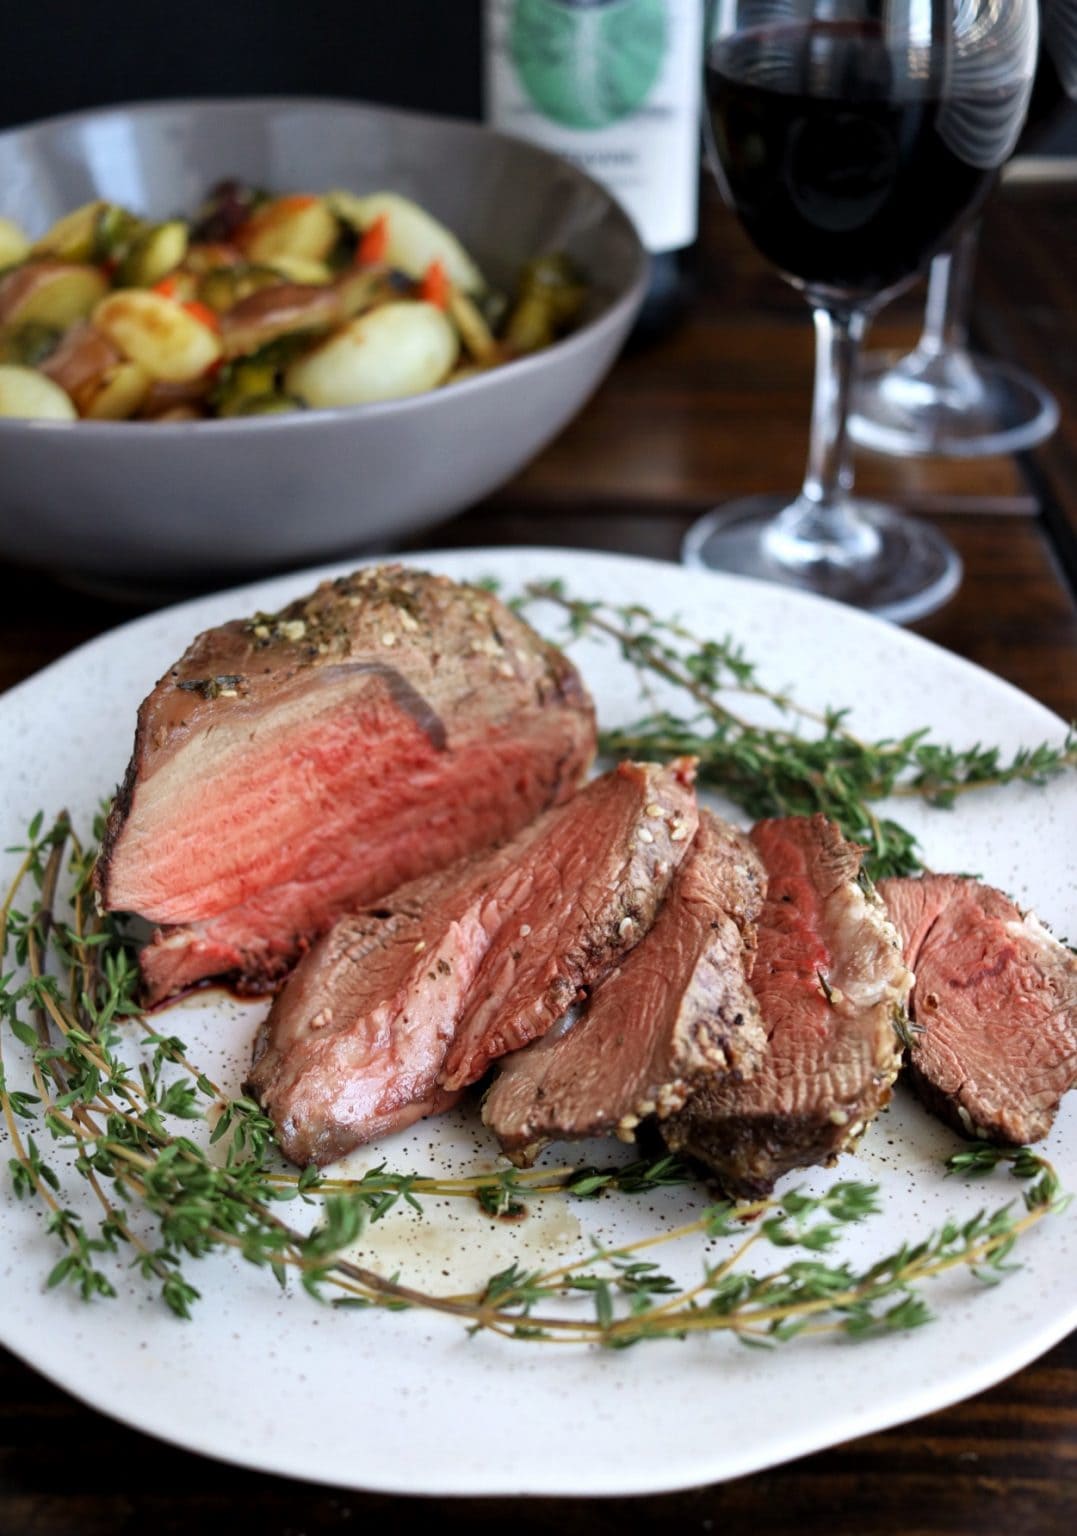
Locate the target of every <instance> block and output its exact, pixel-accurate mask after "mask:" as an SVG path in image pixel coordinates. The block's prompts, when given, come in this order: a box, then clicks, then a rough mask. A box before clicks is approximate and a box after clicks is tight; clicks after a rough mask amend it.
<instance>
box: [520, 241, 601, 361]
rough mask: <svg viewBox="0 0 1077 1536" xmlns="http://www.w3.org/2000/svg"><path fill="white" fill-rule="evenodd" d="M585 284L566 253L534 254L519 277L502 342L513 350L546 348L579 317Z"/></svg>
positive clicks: (585, 290) (532, 350)
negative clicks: (517, 288) (518, 290)
mask: <svg viewBox="0 0 1077 1536" xmlns="http://www.w3.org/2000/svg"><path fill="white" fill-rule="evenodd" d="M586 297H587V287H586V284H585V283H584V281H583V279H582V278H581V276H580V274H579V272H578V271H577V270H576V267H575V266H574V265H573V263H572V262H571V261H570V260H569V259H568V257H567V256H560V255H553V256H538V257H536V258H535V260H534V261H529V262H528V264H527V266H526V267H525V268H524V270H523V272H522V274H521V277H520V296H519V298H518V299H517V301H516V307H515V308H514V309H513V311H512V313H511V314H510V316H509V322H508V327H507V329H506V332H505V341H506V342H507V344H508V346H509V347H510V348H511V349H512V351H514V352H535V351H537V350H538V348H539V347H548V346H549V345H550V343H551V342H552V341H555V340H556V339H557V337H558V336H559V335H560V334H561V333H562V332H563V331H566V330H567V329H568V328H569V326H570V325H571V324H572V323H573V321H574V320H576V319H577V317H578V316H579V313H580V310H581V309H582V308H583V304H584V300H585V299H586Z"/></svg>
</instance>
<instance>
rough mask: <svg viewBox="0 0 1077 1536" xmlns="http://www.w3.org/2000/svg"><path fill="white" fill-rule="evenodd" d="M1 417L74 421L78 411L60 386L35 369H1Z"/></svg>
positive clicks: (6, 366)
mask: <svg viewBox="0 0 1077 1536" xmlns="http://www.w3.org/2000/svg"><path fill="white" fill-rule="evenodd" d="M0 416H21V417H23V418H28V419H40V420H47V421H74V420H75V407H74V406H73V405H72V403H71V401H70V400H69V399H68V397H67V395H65V394H64V392H63V390H62V389H61V388H60V386H59V384H54V383H53V382H52V380H51V379H47V378H46V377H45V375H44V374H43V373H38V372H37V371H36V370H35V369H33V368H15V367H11V366H9V365H7V364H2V365H0Z"/></svg>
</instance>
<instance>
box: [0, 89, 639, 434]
mask: <svg viewBox="0 0 1077 1536" xmlns="http://www.w3.org/2000/svg"><path fill="white" fill-rule="evenodd" d="M205 108H213V109H215V110H217V111H221V110H224V111H226V112H236V113H237V114H241V113H243V112H245V111H249V112H253V113H255V114H258V113H263V114H264V113H268V112H273V111H279V110H282V109H293V110H294V109H295V108H315V109H318V110H324V109H327V108H328V109H329V110H331V111H334V112H337V111H344V112H355V113H358V114H359V115H368V114H373V115H376V116H378V117H381V118H399V119H403V120H406V121H408V122H412V123H423V124H428V125H431V126H433V127H438V128H442V129H450V130H453V131H458V132H460V133H462V134H464V135H468V134H472V135H477V136H480V137H482V138H490V137H492V138H495V139H503V140H506V141H507V142H508V143H510V144H512V145H513V146H514V147H515V148H517V149H521V150H523V151H524V152H525V153H527V154H530V155H531V156H533V157H534V158H536V159H538V160H542V161H548V162H553V163H555V164H556V165H557V166H558V167H560V168H561V170H562V171H567V172H569V173H570V175H571V176H572V177H573V178H574V179H575V180H577V181H578V182H580V183H582V185H583V186H585V187H587V188H589V189H590V190H592V191H594V192H597V193H598V194H599V195H600V196H601V197H602V199H603V200H604V201H605V202H606V203H607V205H608V207H609V210H610V211H611V212H612V214H613V215H614V217H615V219H616V220H617V222H618V223H619V224H620V225H621V228H622V231H623V232H624V233H625V234H627V235H628V236H629V238H630V243H631V245H632V246H634V251H633V256H634V262H633V270H632V273H631V276H630V279H629V281H628V283H627V286H625V287H624V288H623V289H622V291H621V292H620V293H619V294H617V295H616V297H614V298H613V299H612V300H611V302H610V303H609V304H608V305H607V306H606V307H605V308H604V309H603V310H602V311H601V312H600V313H599V314H597V315H595V316H594V317H593V318H592V319H590V320H588V321H587V322H586V323H585V324H583V325H582V326H580V327H579V329H578V330H575V331H571V332H570V333H569V334H568V335H567V336H561V337H559V338H558V339H557V341H555V342H552V343H551V344H550V346H548V347H543V348H542V349H541V350H540V351H538V352H531V353H528V354H527V355H526V356H524V357H517V358H513V359H512V360H511V361H510V362H508V363H502V364H500V365H499V366H498V367H497V368H491V369H489V370H488V371H486V372H483V373H479V374H475V375H474V376H473V377H472V378H469V379H459V380H457V381H456V382H455V383H454V384H452V385H451V387H450V386H444V385H443V386H440V387H438V388H437V389H428V390H423V391H422V392H421V393H419V394H416V395H399V396H396V397H395V398H393V399H390V400H370V401H367V402H365V403H364V404H361V405H345V406H333V407H322V408H315V409H305V410H299V411H280V412H276V413H272V414H270V415H266V416H227V417H210V418H209V419H207V420H203V421H161V422H154V421H90V420H88V419H86V418H83V417H79V418H78V419H77V420H75V421H54V420H50V419H48V418H43V417H25V416H0V438H3V437H5V436H11V435H14V434H16V433H19V432H21V431H26V430H30V431H33V432H36V433H41V434H43V435H44V434H48V435H50V436H60V437H64V438H71V437H73V436H74V435H76V434H78V435H79V436H80V437H81V436H84V435H85V434H86V433H87V432H89V433H90V434H91V435H92V437H93V438H94V440H95V441H97V440H98V439H100V440H102V441H107V440H108V439H110V438H112V439H115V438H122V439H125V440H126V439H130V438H132V437H133V438H137V439H138V440H140V441H141V440H142V439H144V438H147V436H148V437H149V438H150V439H157V438H162V437H168V438H170V439H174V438H176V437H186V436H189V435H190V434H192V433H197V434H199V435H200V436H201V435H209V434H210V433H212V435H213V436H214V437H215V438H222V437H227V436H229V435H231V434H237V435H241V436H244V437H246V436H249V435H254V434H256V433H259V432H268V431H274V432H280V431H293V432H294V431H297V430H302V429H304V428H305V427H306V428H309V425H310V424H311V423H314V422H319V423H322V424H324V425H327V426H328V425H329V424H331V423H349V422H354V421H357V420H363V421H367V420H377V419H378V418H379V417H381V416H385V415H387V414H390V413H391V414H393V415H403V414H405V413H406V412H407V411H409V410H419V409H422V408H424V407H425V408H426V409H430V408H431V406H436V403H437V402H439V401H442V400H445V399H446V398H447V399H448V400H449V401H453V400H457V399H460V398H462V396H463V394H464V392H467V393H468V394H470V395H481V394H483V393H485V392H486V391H488V390H490V389H491V388H496V387H497V386H498V384H499V382H510V381H514V380H517V379H520V380H522V379H524V378H526V377H527V375H528V374H529V373H531V372H534V371H536V370H540V369H542V368H543V366H544V365H545V363H546V360H547V359H549V358H551V357H553V356H557V357H559V358H562V359H565V360H568V359H569V358H571V356H572V354H573V353H574V352H577V351H581V350H583V349H584V348H586V347H587V345H588V343H589V341H590V340H591V339H593V338H594V337H595V336H596V335H599V334H602V333H604V332H606V331H610V330H615V329H617V328H618V327H619V326H620V325H621V323H622V321H623V320H624V319H625V317H626V315H630V314H632V313H634V312H635V310H636V309H638V307H639V305H640V304H641V303H642V300H643V295H644V292H645V290H646V285H647V280H648V276H649V272H650V258H649V256H648V254H647V251H646V248H645V247H644V245H643V242H642V240H641V239H640V236H639V232H638V230H637V229H636V226H635V224H634V223H633V222H632V219H631V217H630V216H629V214H628V213H627V212H626V210H625V208H624V206H623V204H621V203H620V202H618V200H617V198H616V197H615V196H614V194H613V193H612V192H611V191H610V190H609V188H608V187H605V186H603V184H602V183H601V182H600V181H597V180H596V179H595V177H593V176H590V175H589V174H588V173H587V172H586V171H583V170H581V169H580V167H579V166H578V165H574V164H573V163H572V162H571V161H570V160H565V159H563V158H562V157H561V156H559V155H556V154H554V153H553V152H552V151H551V150H548V149H545V148H544V147H543V146H542V145H539V144H534V143H532V142H531V140H529V139H524V138H520V137H519V136H518V135H516V134H511V133H504V132H503V131H502V130H500V129H495V128H491V127H489V126H487V125H486V124H485V123H481V122H476V121H474V120H473V119H471V118H460V117H449V116H447V115H446V114H444V113H435V112H416V111H413V110H412V109H410V108H407V107H395V106H387V105H383V104H382V103H380V102H369V101H358V100H350V99H348V98H347V97H343V96H310V95H301V96H293V95H279V96H272V95H271V96H267V95H252V96H175V97H173V96H168V97H160V98H157V99H152V100H143V101H133V102H113V103H111V104H105V105H103V106H97V107H88V108H85V109H84V110H82V111H77V112H61V113H56V114H54V115H53V116H50V117H42V118H35V119H34V120H32V121H31V122H27V123H21V124H16V125H14V126H12V127H9V128H5V129H3V130H0V147H2V146H3V144H4V143H5V141H10V140H12V139H17V138H19V137H20V136H23V135H32V134H34V133H36V132H38V131H39V130H41V129H53V128H57V129H63V128H65V127H67V126H69V125H70V126H74V125H77V124H81V123H85V122H90V121H93V120H94V119H96V118H106V117H116V116H121V117H130V116H134V117H152V116H157V115H161V114H165V113H168V112H175V111H177V110H182V111H186V112H191V111H201V110H203V109H205ZM506 376H508V377H506ZM80 428H81V429H82V431H81V432H80V431H79V429H80ZM147 428H152V429H153V430H152V432H151V433H149V434H147V431H146V429H147Z"/></svg>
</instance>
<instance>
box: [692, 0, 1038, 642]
mask: <svg viewBox="0 0 1077 1536" xmlns="http://www.w3.org/2000/svg"><path fill="white" fill-rule="evenodd" d="M1036 42H1037V18H1036V7H1035V0H1005V3H1001V0H718V3H717V5H715V6H714V7H713V9H712V12H711V15H710V20H709V25H708V37H707V56H706V94H707V103H708V108H709V127H710V138H711V151H712V162H713V165H714V168H715V172H716V174H717V177H718V180H719V184H720V185H721V188H722V192H723V195H724V196H725V198H726V200H727V202H729V204H730V205H731V206H732V207H733V208H734V209H735V211H736V212H737V214H738V215H739V217H740V219H741V221H742V223H743V224H744V227H745V229H746V230H747V232H748V234H749V235H750V236H751V238H752V240H753V241H754V242H755V244H756V245H757V246H758V248H759V249H760V250H761V251H762V253H763V254H764V255H765V256H767V257H768V258H769V259H770V260H771V261H773V262H774V263H775V264H776V265H777V267H778V268H779V270H780V271H781V273H782V275H783V276H784V277H785V278H786V279H787V281H789V282H791V283H793V284H794V286H796V287H797V288H799V289H800V290H801V291H802V292H803V293H804V295H805V297H806V298H807V300H808V302H809V304H810V305H811V309H812V315H813V318H814V321H815V329H816V338H817V356H816V367H815V396H814V404H813V408H812V422H811V436H810V446H809V453H808V468H807V474H806V476H805V480H804V485H803V488H802V489H801V492H800V494H799V496H797V497H796V498H795V499H794V500H793V501H791V502H790V501H789V500H788V499H787V498H782V497H773V496H756V497H751V498H748V499H747V500H745V501H741V502H736V503H733V504H732V505H729V506H726V507H723V508H719V509H718V510H717V511H715V512H712V513H711V514H709V516H707V517H705V518H703V519H702V520H701V522H699V523H697V524H696V525H695V526H694V527H693V528H692V529H690V530H689V533H688V535H687V538H686V540H685V545H684V558H685V560H686V561H687V562H688V563H689V564H694V565H705V566H709V567H712V568H715V569H721V570H728V571H737V572H740V573H742V574H746V575H752V576H759V577H763V578H765V579H767V580H770V581H778V582H785V583H787V584H788V585H791V586H795V587H800V588H804V589H807V590H809V591H813V592H821V593H824V594H826V595H827V596H830V597H836V598H839V599H841V600H842V601H845V602H849V603H854V604H856V605H858V606H860V607H863V608H868V609H871V610H873V611H874V612H877V613H881V614H884V615H885V616H887V617H889V618H893V619H898V620H907V619H911V618H915V617H918V616H920V615H922V614H924V613H927V612H930V611H931V610H932V609H933V608H935V607H938V605H939V604H940V603H942V602H944V601H945V600H946V599H947V598H948V597H949V596H951V595H952V593H953V592H954V591H955V590H956V588H957V586H958V584H959V582H960V577H961V567H960V562H959V561H958V558H957V556H956V554H955V553H954V552H953V550H952V549H951V548H950V546H949V545H948V544H947V542H946V541H945V540H944V539H943V538H942V536H941V535H940V534H939V533H938V532H937V531H936V530H935V529H934V528H932V527H931V526H930V525H929V524H927V523H924V522H921V521H918V520H915V519H912V518H909V517H906V516H904V515H902V514H901V513H899V512H897V511H895V510H894V509H893V508H891V507H888V506H885V505H882V504H880V503H878V502H865V501H862V500H858V499H855V498H854V497H852V496H851V494H850V490H851V484H852V475H851V470H850V468H849V464H848V455H847V442H846V416H847V412H848V406H849V395H850V387H851V383H852V379H853V376H854V368H855V362H856V355H857V349H858V347H859V344H860V341H861V338H862V336H863V333H864V330H865V327H866V324H867V321H868V318H869V317H870V315H872V314H873V313H874V311H875V310H876V309H877V308H878V307H879V305H880V304H882V303H883V302H885V300H886V299H888V298H890V297H891V296H892V295H893V294H894V293H896V292H897V291H899V290H900V289H901V288H902V287H904V286H905V285H906V284H907V283H909V282H910V281H911V280H912V279H913V277H914V276H915V274H916V273H917V271H918V270H919V269H920V268H921V267H922V266H923V265H924V264H925V263H926V262H927V260H928V259H929V258H930V257H931V256H932V255H933V254H934V252H935V251H937V250H938V249H939V247H940V246H941V245H942V244H943V243H944V242H945V240H946V239H947V237H948V236H949V235H950V233H951V231H952V230H953V228H954V227H955V225H956V224H957V222H958V221H959V220H960V219H961V218H962V217H964V216H967V215H968V214H969V213H970V212H971V211H972V210H973V209H974V208H975V207H976V206H977V205H978V203H979V201H980V200H981V199H982V198H983V196H984V195H985V194H986V192H987V189H988V187H989V186H990V183H991V181H992V178H993V176H994V174H995V173H996V171H997V169H998V167H999V166H1000V165H1001V164H1002V163H1003V161H1004V160H1005V159H1006V158H1007V157H1008V155H1009V154H1010V153H1011V151H1012V149H1013V146H1014V143H1015V142H1016V139H1017V135H1018V133H1019V131H1020V127H1021V123H1022V121H1023V119H1024V114H1025V109H1026V106H1027V103H1028V96H1029V91H1030V88H1031V83H1032V75H1033V70H1034V67H1035V58H1036Z"/></svg>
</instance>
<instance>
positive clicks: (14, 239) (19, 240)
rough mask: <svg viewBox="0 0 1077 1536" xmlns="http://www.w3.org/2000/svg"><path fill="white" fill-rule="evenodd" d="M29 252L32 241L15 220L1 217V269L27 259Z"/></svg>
mask: <svg viewBox="0 0 1077 1536" xmlns="http://www.w3.org/2000/svg"><path fill="white" fill-rule="evenodd" d="M29 254H30V242H29V240H28V239H27V238H26V236H25V234H24V233H23V231H22V230H21V229H20V228H19V226H18V225H17V224H16V223H15V221H14V220H13V219H0V271H3V269H4V268H5V267H13V266H14V265H15V263H16V262H17V261H25V259H26V257H27V256H29Z"/></svg>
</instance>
